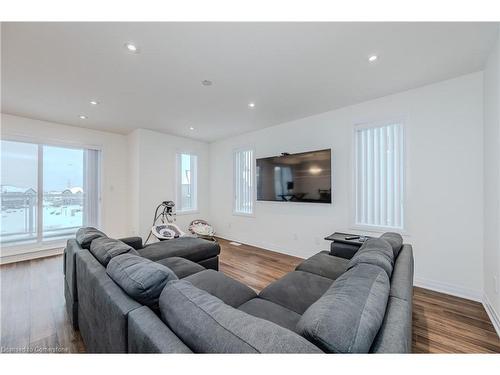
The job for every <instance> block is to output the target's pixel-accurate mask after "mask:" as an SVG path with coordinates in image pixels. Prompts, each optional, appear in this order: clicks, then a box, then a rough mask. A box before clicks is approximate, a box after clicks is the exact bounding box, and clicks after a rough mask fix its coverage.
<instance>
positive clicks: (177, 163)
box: [175, 151, 200, 215]
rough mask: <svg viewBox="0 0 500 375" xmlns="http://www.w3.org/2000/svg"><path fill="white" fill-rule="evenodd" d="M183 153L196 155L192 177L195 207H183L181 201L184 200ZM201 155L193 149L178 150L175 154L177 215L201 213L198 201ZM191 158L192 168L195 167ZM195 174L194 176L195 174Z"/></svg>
mask: <svg viewBox="0 0 500 375" xmlns="http://www.w3.org/2000/svg"><path fill="white" fill-rule="evenodd" d="M182 155H190V156H195V159H194V160H195V163H194V172H195V173H194V174H193V173H192V175H191V177H192V179H193V182H192V183H191V184H192V185H193V195H194V206H195V207H194V208H189V209H182V206H181V204H180V202H182V197H181V192H182V188H181V184H182V178H181V160H182V158H181V156H182ZM199 158H200V157H199V155H198V153H196V152H192V151H177V152H176V154H175V199H176V201H175V207H176V210H175V212H176V214H177V215H191V214H196V213H199V212H200V211H199V201H198V165H199ZM190 159H191V168H193V159H192V158H190ZM193 175H194V176H193Z"/></svg>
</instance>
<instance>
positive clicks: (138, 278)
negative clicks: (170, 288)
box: [106, 253, 177, 309]
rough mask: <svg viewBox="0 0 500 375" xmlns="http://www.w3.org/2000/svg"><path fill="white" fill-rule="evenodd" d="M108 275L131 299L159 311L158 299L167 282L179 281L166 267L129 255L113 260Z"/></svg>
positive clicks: (109, 265)
mask: <svg viewBox="0 0 500 375" xmlns="http://www.w3.org/2000/svg"><path fill="white" fill-rule="evenodd" d="M106 273H107V274H108V275H109V277H110V278H111V279H113V281H114V282H115V283H117V284H118V285H119V286H120V287H121V288H122V289H123V290H124V291H125V293H127V294H128V295H129V296H130V297H131V298H133V299H134V300H136V301H137V302H139V303H142V304H143V305H146V306H149V307H151V308H152V309H158V298H159V297H160V294H161V291H162V290H163V288H164V287H165V285H166V284H167V282H169V281H171V280H177V276H176V275H175V273H174V272H173V271H172V270H170V269H169V268H167V267H165V266H164V265H161V264H158V263H155V262H153V261H151V260H149V259H146V258H142V257H140V256H137V255H133V254H129V253H127V254H122V255H118V256H116V257H114V258H112V259H111V260H110V261H109V263H108V267H107V268H106Z"/></svg>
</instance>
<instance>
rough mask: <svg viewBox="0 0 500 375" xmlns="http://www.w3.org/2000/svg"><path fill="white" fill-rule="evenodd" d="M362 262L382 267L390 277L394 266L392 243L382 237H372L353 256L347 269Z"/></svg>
mask: <svg viewBox="0 0 500 375" xmlns="http://www.w3.org/2000/svg"><path fill="white" fill-rule="evenodd" d="M362 263H366V264H373V265H375V266H378V267H380V268H382V269H383V270H384V271H385V272H386V273H387V276H389V279H390V278H391V275H392V269H393V267H394V253H393V251H392V247H391V245H390V244H389V243H388V242H387V241H385V240H382V239H380V238H370V239H369V240H367V241H366V242H365V243H364V244H363V246H361V248H360V249H359V250H358V251H357V252H356V254H355V255H354V256H353V257H352V258H351V260H350V261H349V263H348V264H347V269H351V268H353V267H355V266H357V265H358V264H362Z"/></svg>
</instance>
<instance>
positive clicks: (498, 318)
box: [483, 293, 500, 337]
mask: <svg viewBox="0 0 500 375" xmlns="http://www.w3.org/2000/svg"><path fill="white" fill-rule="evenodd" d="M483 306H484V309H485V310H486V313H487V314H488V316H489V318H490V320H491V324H493V327H495V331H497V335H498V337H500V314H498V313H497V312H496V311H495V308H494V307H493V305H492V304H491V302H490V300H489V299H488V296H487V295H486V293H485V294H483Z"/></svg>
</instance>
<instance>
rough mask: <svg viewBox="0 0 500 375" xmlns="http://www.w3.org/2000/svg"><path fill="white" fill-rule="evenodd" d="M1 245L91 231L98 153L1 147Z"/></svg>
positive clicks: (18, 145)
mask: <svg viewBox="0 0 500 375" xmlns="http://www.w3.org/2000/svg"><path fill="white" fill-rule="evenodd" d="M1 146H2V150H1V156H2V173H1V178H2V181H1V187H2V190H1V198H2V199H1V201H2V206H1V212H2V219H1V236H0V242H1V244H2V245H4V246H5V245H18V244H30V243H31V244H33V243H34V244H36V243H43V242H46V241H51V240H56V239H64V238H68V237H70V236H72V235H74V233H75V232H76V230H77V229H78V228H79V227H81V226H88V225H92V226H96V225H97V224H98V216H99V215H98V212H99V151H97V150H91V149H84V148H68V147H58V146H57V147H56V146H48V145H43V144H32V143H24V142H12V141H2V143H1Z"/></svg>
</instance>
